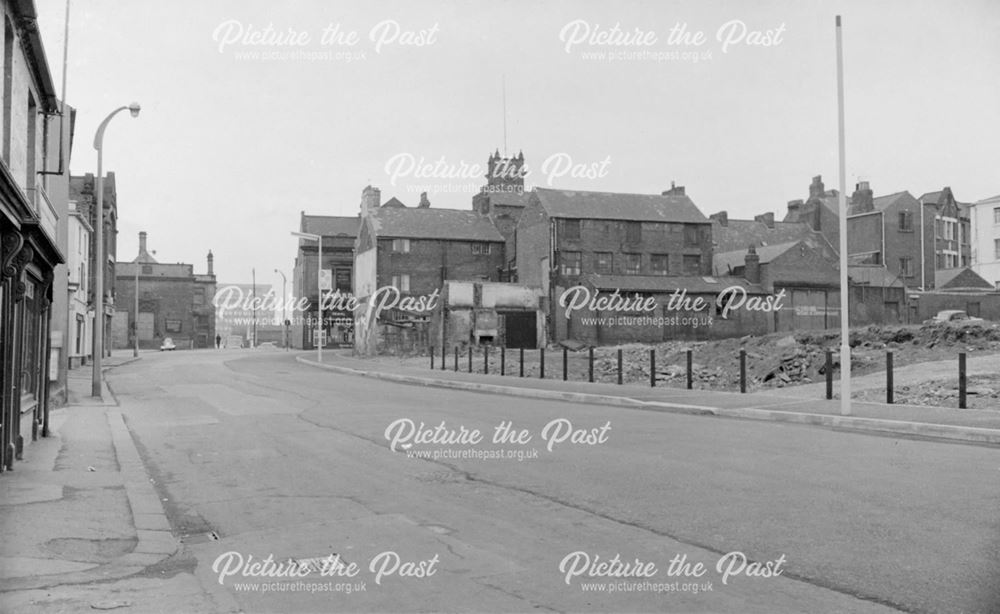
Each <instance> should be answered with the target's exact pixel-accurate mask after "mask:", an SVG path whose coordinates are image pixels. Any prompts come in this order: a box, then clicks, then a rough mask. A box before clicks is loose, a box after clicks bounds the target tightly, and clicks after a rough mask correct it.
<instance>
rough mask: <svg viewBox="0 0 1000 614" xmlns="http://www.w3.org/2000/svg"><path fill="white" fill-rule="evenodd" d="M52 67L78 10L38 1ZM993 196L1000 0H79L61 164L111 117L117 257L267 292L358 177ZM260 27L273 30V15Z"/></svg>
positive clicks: (461, 205)
mask: <svg viewBox="0 0 1000 614" xmlns="http://www.w3.org/2000/svg"><path fill="white" fill-rule="evenodd" d="M36 4H37V5H38V12H39V26H40V29H41V32H42V37H43V41H44V43H45V47H46V52H47V56H48V61H49V65H50V67H51V70H52V73H53V77H54V81H55V83H56V84H57V87H59V84H60V83H61V79H62V75H63V64H62V55H63V46H64V41H65V37H64V27H65V14H66V4H65V2H64V1H63V0H36ZM835 15H842V16H843V46H844V72H845V101H846V160H847V171H846V177H845V183H846V185H847V186H848V193H849V192H850V191H852V190H853V187H854V184H855V183H856V182H857V181H859V180H866V181H869V182H870V184H871V187H872V189H873V190H874V191H875V195H876V196H878V195H882V194H889V193H893V192H898V191H902V190H909V191H910V192H911V193H912V194H914V195H915V196H919V195H920V194H923V193H925V192H929V191H933V190H938V189H940V188H942V187H943V186H946V185H947V186H950V187H951V188H952V190H953V191H954V193H955V196H956V198H958V199H959V200H960V201H963V202H974V201H977V200H980V199H983V198H987V197H989V196H993V195H996V194H1000V78H998V75H1000V37H997V36H996V32H998V31H1000V3H998V2H995V1H993V0H966V1H962V2H946V1H937V2H930V1H926V0H925V1H857V2H854V1H846V0H845V1H832V0H831V1H810V2H798V1H792V0H774V1H771V0H767V1H759V2H736V1H718V0H717V1H711V0H709V1H704V2H703V1H700V0H699V1H695V0H686V1H674V2H661V1H644V0H640V1H635V0H633V1H630V0H622V1H618V2H613V3H612V2H604V1H582V2H581V1H576V2H563V1H548V0H546V1H538V0H534V1H531V0H525V1H513V0H490V1H488V2H480V1H470V2H443V1H442V2H437V1H420V2H414V1H400V2H378V1H366V2H351V3H347V2H329V1H321V0H299V1H284V2H278V1H275V0H252V1H246V0H212V1H211V2H205V1H201V0H177V1H174V2H162V1H160V0H129V1H127V2H126V1H124V0H75V1H72V0H71V5H70V11H69V37H68V39H69V41H68V42H69V45H68V64H67V69H66V81H67V87H66V95H65V99H66V101H67V103H68V104H70V105H71V106H74V107H75V108H76V109H77V122H76V134H75V141H74V147H73V153H72V160H71V165H70V167H71V170H72V172H73V173H74V174H83V173H86V172H96V164H97V162H96V153H95V151H94V149H93V148H92V142H93V135H94V132H95V130H96V128H97V125H98V124H99V123H100V122H101V120H102V119H103V118H104V117H105V116H106V115H107V114H108V113H109V112H111V111H112V110H114V109H115V108H117V107H119V106H122V105H127V104H129V103H130V102H132V101H137V102H139V103H140V104H141V105H142V112H141V114H140V116H139V117H138V118H136V119H131V118H130V117H129V115H128V114H124V113H123V114H121V115H119V116H117V117H116V118H115V120H114V121H113V122H112V123H111V124H110V126H109V128H108V130H107V132H106V135H105V140H104V168H105V170H106V171H113V172H115V174H116V178H117V182H118V214H119V226H118V231H119V241H118V258H119V260H131V259H132V258H133V257H134V255H135V254H136V252H137V250H138V238H137V235H138V232H139V231H140V230H145V231H147V232H148V233H149V249H151V250H156V257H157V259H158V260H160V261H161V262H188V263H192V264H194V265H195V270H196V272H201V271H204V269H205V266H206V265H205V256H206V254H207V252H208V250H209V249H211V250H212V251H213V253H214V255H215V272H216V275H217V277H218V279H219V281H220V283H246V282H249V281H250V278H251V271H252V270H253V269H256V271H257V280H258V281H259V282H261V283H271V284H275V285H277V284H280V283H281V278H280V276H279V275H277V274H276V273H274V270H275V269H280V270H282V271H283V272H285V274H286V275H288V276H289V277H290V276H291V270H292V266H293V264H294V258H295V252H296V245H297V239H295V238H294V237H292V236H291V235H290V232H291V231H294V230H298V228H299V216H300V212H301V211H305V212H307V213H309V214H315V215H357V213H358V206H359V203H360V200H361V191H362V189H363V188H364V187H365V186H366V185H369V184H371V185H374V186H376V187H379V188H380V189H381V190H382V196H383V200H387V199H388V198H389V197H392V196H396V197H397V198H399V199H400V200H401V201H403V202H404V203H405V204H407V205H410V206H413V205H416V204H417V202H418V201H419V193H420V192H421V191H427V192H428V193H429V194H428V197H429V199H430V201H431V203H432V206H435V207H447V208H456V209H468V208H470V206H471V199H472V195H473V192H474V191H475V190H477V189H478V188H479V186H480V185H482V184H483V183H484V182H485V180H484V179H483V178H482V177H481V175H482V174H484V173H485V172H486V171H485V168H486V162H487V157H488V155H489V154H490V153H491V152H494V151H496V150H500V151H501V152H502V153H503V152H504V151H506V152H507V153H509V154H516V153H517V152H519V151H520V152H523V153H524V157H525V162H526V166H527V167H528V169H529V174H528V176H527V180H526V183H527V184H528V185H529V186H538V187H552V188H561V189H574V190H596V191H607V192H630V193H648V194H658V193H660V192H662V191H663V190H665V189H667V188H669V187H670V185H671V182H676V184H677V185H683V186H685V187H686V190H687V194H688V195H689V196H690V197H691V198H692V200H693V201H694V202H695V204H696V205H698V207H699V208H700V209H701V210H702V211H703V212H704V213H705V214H706V215H708V214H711V213H714V212H716V211H720V210H726V211H728V212H729V216H730V218H751V217H753V216H754V215H757V214H761V213H765V212H768V211H771V212H775V213H776V214H777V216H778V219H781V217H783V216H784V213H785V211H786V203H787V201H789V200H793V199H797V198H804V197H806V196H807V195H808V185H809V183H810V180H811V178H812V177H813V176H814V175H822V176H823V180H824V182H825V183H826V186H827V188H828V189H829V188H837V187H838V184H839V181H840V179H839V169H838V156H837V151H838V144H837V143H838V141H837V98H836V95H837V89H836V46H835V26H834V19H835ZM268 28H270V30H268Z"/></svg>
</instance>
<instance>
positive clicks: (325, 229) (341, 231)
mask: <svg viewBox="0 0 1000 614" xmlns="http://www.w3.org/2000/svg"><path fill="white" fill-rule="evenodd" d="M360 227H361V218H360V217H344V216H336V215H305V214H303V215H302V232H308V233H310V234H314V235H320V236H321V237H336V236H341V235H342V236H348V237H357V236H358V228H360Z"/></svg>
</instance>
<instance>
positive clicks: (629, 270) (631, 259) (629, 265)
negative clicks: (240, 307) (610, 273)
mask: <svg viewBox="0 0 1000 614" xmlns="http://www.w3.org/2000/svg"><path fill="white" fill-rule="evenodd" d="M623 255H624V256H625V274H626V275H638V274H639V273H640V272H641V271H642V255H641V254H623Z"/></svg>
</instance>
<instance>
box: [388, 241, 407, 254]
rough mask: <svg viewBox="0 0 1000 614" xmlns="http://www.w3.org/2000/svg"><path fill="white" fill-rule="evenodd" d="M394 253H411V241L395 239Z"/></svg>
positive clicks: (393, 242)
mask: <svg viewBox="0 0 1000 614" xmlns="http://www.w3.org/2000/svg"><path fill="white" fill-rule="evenodd" d="M392 251H394V252H396V253H398V254H408V253H410V240H409V239H393V240H392Z"/></svg>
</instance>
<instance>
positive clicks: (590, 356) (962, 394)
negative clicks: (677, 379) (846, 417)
mask: <svg viewBox="0 0 1000 614" xmlns="http://www.w3.org/2000/svg"><path fill="white" fill-rule="evenodd" d="M518 353H519V357H518V369H519V371H518V375H519V376H520V377H524V348H518ZM458 354H459V351H458V348H457V347H456V348H454V369H455V371H456V372H457V371H458ZM472 354H473V350H472V348H471V347H470V348H469V352H468V362H469V366H468V371H469V373H472ZM445 356H446V349H445V348H443V347H442V348H441V370H442V371H444V370H445ZM430 357H431V369H434V365H435V363H434V357H435V352H434V348H431V352H430ZM686 358H687V360H686V363H687V365H686V366H687V369H686V370H687V378H686V387H687V389H688V390H691V389H693V388H694V361H693V352H692V351H691V350H687V356H686ZM739 365H740V380H739V382H740V392H741V393H746V391H747V353H746V350H743V349H741V350H740V354H739ZM965 365H966V362H965V352H961V353H959V355H958V407H959V408H960V409H966V407H967V397H966V388H967V384H968V378H967V376H966V366H965ZM538 366H539V372H538V377H539V378H541V379H545V348H539V350H538ZM617 367H618V369H617V382H618V384H619V385H621V384H623V383H624V357H623V353H622V350H621V348H619V349H618V352H617ZM823 371H824V375H825V376H826V398H827V399H833V352H832V351H830V350H827V351H826V361H825V365H824V369H823ZM489 372H490V348H489V346H484V347H483V373H484V374H486V375H488V374H489ZM506 374H507V348H505V347H501V348H500V375H506ZM893 376H894V364H893V353H892V351H887V352H886V353H885V402H886V403H888V404H890V405H891V404H893V403H895V385H894V380H893ZM562 379H563V381H569V350H568V349H567V348H563V350H562ZM587 381H588V382H590V383H593V382H594V348H593V347H590V348H588V349H587ZM649 386H650V388H655V387H656V350H653V349H651V350H649Z"/></svg>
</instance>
